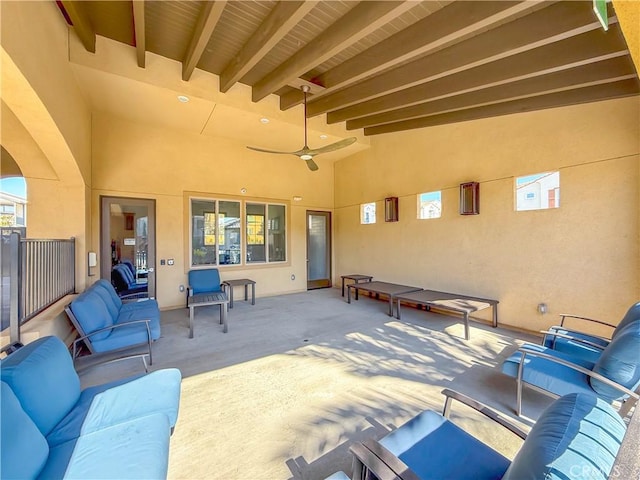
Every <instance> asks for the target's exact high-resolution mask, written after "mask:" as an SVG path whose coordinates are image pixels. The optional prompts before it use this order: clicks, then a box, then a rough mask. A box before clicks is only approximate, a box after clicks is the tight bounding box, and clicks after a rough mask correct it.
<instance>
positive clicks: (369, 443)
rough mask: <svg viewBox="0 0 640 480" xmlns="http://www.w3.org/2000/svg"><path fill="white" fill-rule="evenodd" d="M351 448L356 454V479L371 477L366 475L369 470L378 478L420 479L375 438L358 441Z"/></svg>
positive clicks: (354, 475) (354, 466) (354, 470)
mask: <svg viewBox="0 0 640 480" xmlns="http://www.w3.org/2000/svg"><path fill="white" fill-rule="evenodd" d="M349 450H350V451H351V453H352V454H353V456H354V462H353V478H354V479H361V478H371V475H365V474H366V473H367V470H368V471H369V472H370V473H371V474H372V475H373V477H375V478H377V479H378V480H419V479H418V476H417V475H416V474H415V473H414V472H413V471H412V470H411V469H410V468H409V467H408V466H407V465H406V464H405V463H404V462H403V461H402V460H400V459H399V458H398V457H396V456H395V455H394V454H393V453H391V452H390V451H389V450H387V449H386V448H385V447H383V446H382V445H381V444H380V443H379V442H378V441H376V440H374V439H368V440H365V441H364V442H362V443H356V444H354V445H352V446H351V447H350V449H349ZM363 467H366V470H365V468H363Z"/></svg>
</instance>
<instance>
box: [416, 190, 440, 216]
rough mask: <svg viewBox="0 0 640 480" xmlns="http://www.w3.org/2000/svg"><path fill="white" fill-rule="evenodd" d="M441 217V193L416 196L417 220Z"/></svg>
mask: <svg viewBox="0 0 640 480" xmlns="http://www.w3.org/2000/svg"><path fill="white" fill-rule="evenodd" d="M441 216H442V192H440V191H439V190H438V191H437V192H427V193H420V194H418V218H419V219H420V220H424V219H427V218H440V217H441Z"/></svg>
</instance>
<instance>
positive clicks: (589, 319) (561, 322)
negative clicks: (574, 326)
mask: <svg viewBox="0 0 640 480" xmlns="http://www.w3.org/2000/svg"><path fill="white" fill-rule="evenodd" d="M565 318H573V319H574V320H584V321H586V322H593V323H597V324H599V325H606V326H607V327H611V328H616V326H615V325H611V324H610V323H607V322H605V321H603V320H596V319H594V318H588V317H582V316H580V315H572V314H570V313H561V314H560V326H561V327H562V326H564V320H565Z"/></svg>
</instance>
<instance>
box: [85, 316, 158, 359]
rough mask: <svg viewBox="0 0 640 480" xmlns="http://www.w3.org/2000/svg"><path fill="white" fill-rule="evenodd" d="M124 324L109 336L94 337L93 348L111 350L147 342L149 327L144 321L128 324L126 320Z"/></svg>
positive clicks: (101, 350)
mask: <svg viewBox="0 0 640 480" xmlns="http://www.w3.org/2000/svg"><path fill="white" fill-rule="evenodd" d="M123 325H125V326H122V327H118V328H114V329H112V330H111V334H110V335H109V336H108V337H107V338H104V339H100V340H95V339H92V341H91V346H92V347H93V349H94V350H95V351H96V352H110V351H112V350H117V349H119V348H126V347H131V346H134V345H139V344H141V343H147V341H148V337H147V327H146V325H145V324H144V323H133V324H128V322H124V323H123Z"/></svg>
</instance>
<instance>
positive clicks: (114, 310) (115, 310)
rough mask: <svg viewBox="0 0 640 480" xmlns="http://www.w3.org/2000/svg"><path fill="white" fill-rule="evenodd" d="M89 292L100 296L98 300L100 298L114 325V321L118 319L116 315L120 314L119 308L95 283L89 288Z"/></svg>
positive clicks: (105, 291) (104, 290) (108, 294)
mask: <svg viewBox="0 0 640 480" xmlns="http://www.w3.org/2000/svg"><path fill="white" fill-rule="evenodd" d="M91 291H93V292H95V293H97V294H98V295H99V296H100V298H102V301H103V302H104V305H105V306H106V307H107V310H108V311H109V315H111V320H112V321H113V322H114V323H115V322H116V320H117V319H118V314H119V313H120V306H118V305H116V304H115V302H114V301H113V298H112V297H111V294H110V293H109V292H108V291H107V290H106V289H105V288H104V287H103V286H102V285H98V284H97V283H94V284H93V285H92V286H91ZM114 292H115V290H114ZM121 305H122V304H121Z"/></svg>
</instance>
